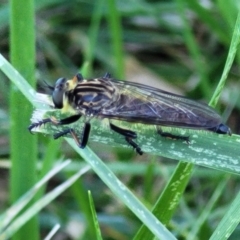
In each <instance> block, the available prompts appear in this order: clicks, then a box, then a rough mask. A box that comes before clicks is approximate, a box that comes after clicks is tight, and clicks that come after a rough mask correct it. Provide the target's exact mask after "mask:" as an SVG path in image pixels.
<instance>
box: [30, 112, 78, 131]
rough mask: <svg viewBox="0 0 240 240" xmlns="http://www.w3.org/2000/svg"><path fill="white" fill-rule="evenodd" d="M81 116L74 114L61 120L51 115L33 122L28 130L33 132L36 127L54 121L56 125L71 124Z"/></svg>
mask: <svg viewBox="0 0 240 240" xmlns="http://www.w3.org/2000/svg"><path fill="white" fill-rule="evenodd" d="M80 117H81V115H73V116H70V117H67V118H63V119H60V120H57V119H56V118H54V117H50V118H45V119H43V120H41V121H39V122H36V123H32V124H31V125H30V126H29V127H28V130H29V131H30V132H31V133H32V130H33V129H34V128H36V127H40V126H42V125H44V124H46V123H52V124H54V125H64V124H70V123H73V122H76V121H77V120H78V119H79V118H80Z"/></svg>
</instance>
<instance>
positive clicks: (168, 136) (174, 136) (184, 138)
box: [157, 127, 190, 144]
mask: <svg viewBox="0 0 240 240" xmlns="http://www.w3.org/2000/svg"><path fill="white" fill-rule="evenodd" d="M157 133H158V134H159V135H161V136H162V137H165V138H170V139H173V140H183V141H184V142H187V143H188V144H189V143H190V140H189V136H187V137H186V136H180V135H175V134H172V133H168V132H163V131H162V129H161V128H160V127H157Z"/></svg>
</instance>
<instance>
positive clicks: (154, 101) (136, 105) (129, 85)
mask: <svg viewBox="0 0 240 240" xmlns="http://www.w3.org/2000/svg"><path fill="white" fill-rule="evenodd" d="M106 81H111V82H112V83H113V85H114V86H115V87H116V89H117V90H118V91H119V94H120V98H119V100H118V101H116V102H115V103H113V105H111V107H109V108H106V109H103V110H102V112H101V114H100V115H101V116H102V117H106V118H110V119H118V120H125V121H130V122H139V123H146V124H156V125H165V126H166V125H167V126H179V127H188V128H203V129H207V128H213V127H216V126H217V125H219V124H220V123H221V122H222V121H221V117H220V116H219V115H218V114H217V113H216V112H215V110H214V109H212V108H211V107H209V106H208V105H206V104H203V103H200V102H196V101H193V100H190V99H188V98H185V97H182V96H179V95H176V94H172V93H169V92H166V91H163V90H160V89H157V88H154V87H150V86H146V85H143V84H138V83H133V82H127V81H120V80H115V79H108V80H107V79H106Z"/></svg>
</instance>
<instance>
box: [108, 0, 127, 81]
mask: <svg viewBox="0 0 240 240" xmlns="http://www.w3.org/2000/svg"><path fill="white" fill-rule="evenodd" d="M107 3H108V24H109V26H110V32H111V37H112V41H111V42H112V47H113V54H112V56H114V60H113V61H114V62H115V64H114V65H115V66H116V67H115V73H114V75H115V76H116V77H118V78H120V79H124V77H125V68H124V51H123V35H122V24H121V17H120V12H119V11H118V10H117V4H116V3H117V1H115V0H108V1H107Z"/></svg>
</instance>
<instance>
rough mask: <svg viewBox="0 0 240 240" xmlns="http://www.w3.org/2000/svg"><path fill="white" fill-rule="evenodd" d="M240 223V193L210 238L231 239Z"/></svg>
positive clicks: (213, 239)
mask: <svg viewBox="0 0 240 240" xmlns="http://www.w3.org/2000/svg"><path fill="white" fill-rule="evenodd" d="M239 223H240V193H238V195H237V197H236V198H235V199H234V201H233V202H232V204H231V206H230V208H229V210H228V211H227V212H226V213H225V215H224V217H223V219H222V220H221V222H220V223H219V224H218V226H217V228H216V229H215V231H214V233H213V235H212V236H211V238H210V240H219V239H221V240H225V239H229V237H230V235H231V234H232V232H233V231H234V229H235V228H236V227H237V226H238V224H239Z"/></svg>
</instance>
